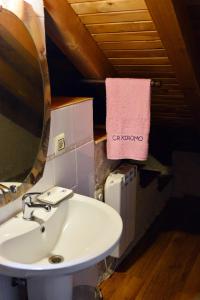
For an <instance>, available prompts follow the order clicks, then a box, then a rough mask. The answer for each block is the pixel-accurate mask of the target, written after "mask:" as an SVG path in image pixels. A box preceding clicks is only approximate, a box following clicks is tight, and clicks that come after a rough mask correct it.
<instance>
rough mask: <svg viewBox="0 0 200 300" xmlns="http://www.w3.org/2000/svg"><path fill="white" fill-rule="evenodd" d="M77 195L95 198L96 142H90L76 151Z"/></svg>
mask: <svg viewBox="0 0 200 300" xmlns="http://www.w3.org/2000/svg"><path fill="white" fill-rule="evenodd" d="M76 159H77V179H78V188H77V193H79V194H82V195H85V196H90V197H93V196H94V184H95V182H94V142H93V141H92V142H89V143H87V144H85V145H83V146H81V147H79V148H77V149H76Z"/></svg>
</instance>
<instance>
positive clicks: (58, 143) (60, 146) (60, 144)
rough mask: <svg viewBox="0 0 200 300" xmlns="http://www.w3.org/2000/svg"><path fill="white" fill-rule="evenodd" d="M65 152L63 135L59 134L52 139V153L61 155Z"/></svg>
mask: <svg viewBox="0 0 200 300" xmlns="http://www.w3.org/2000/svg"><path fill="white" fill-rule="evenodd" d="M64 150H65V134H64V133H60V134H58V135H57V136H55V138H54V152H55V155H58V154H61V153H63V152H64Z"/></svg>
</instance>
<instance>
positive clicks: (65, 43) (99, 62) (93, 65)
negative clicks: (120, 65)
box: [44, 0, 116, 79]
mask: <svg viewBox="0 0 200 300" xmlns="http://www.w3.org/2000/svg"><path fill="white" fill-rule="evenodd" d="M44 5H45V10H46V12H47V14H46V28H47V33H48V35H49V36H50V38H51V39H52V40H53V42H54V43H55V44H56V45H57V46H58V47H59V49H60V50H61V51H62V52H63V53H64V54H65V55H66V56H67V57H68V58H69V59H70V61H71V62H72V63H73V64H74V65H75V67H76V68H77V69H78V70H79V71H80V72H81V73H82V74H83V75H84V76H85V77H87V78H92V79H104V78H106V77H109V76H112V77H113V76H115V72H116V71H115V70H114V68H113V66H112V64H111V63H110V62H109V61H108V59H107V58H106V57H105V55H104V54H103V52H102V51H101V50H100V48H99V47H98V46H97V44H96V43H95V41H94V40H93V38H92V37H91V35H90V34H89V32H88V31H87V29H86V28H85V26H84V25H83V24H82V22H81V21H80V19H79V17H78V16H77V15H76V13H75V12H74V10H73V9H72V7H71V6H70V5H69V3H68V1H66V0H56V1H55V0H44Z"/></svg>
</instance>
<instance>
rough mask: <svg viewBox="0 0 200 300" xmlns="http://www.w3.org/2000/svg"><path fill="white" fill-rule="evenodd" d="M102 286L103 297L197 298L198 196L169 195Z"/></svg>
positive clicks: (199, 278)
mask: <svg viewBox="0 0 200 300" xmlns="http://www.w3.org/2000/svg"><path fill="white" fill-rule="evenodd" d="M101 290H102V293H103V297H104V300H200V199H199V198H193V197H186V198H184V199H180V200H177V199H171V200H170V202H169V205H168V206H167V208H166V209H165V210H164V212H163V213H162V215H161V216H160V217H159V218H158V219H157V220H156V222H155V223H154V224H153V225H152V227H151V228H150V230H149V231H148V233H147V234H146V236H145V237H144V238H143V239H142V240H141V241H140V243H139V244H138V245H137V247H136V248H135V249H134V250H133V251H132V252H131V253H130V255H129V256H128V257H127V258H126V259H125V260H124V262H123V263H122V264H121V265H120V267H119V268H118V269H117V270H116V272H115V273H114V274H113V275H112V277H111V278H109V279H108V280H106V281H105V282H104V283H103V284H102V286H101Z"/></svg>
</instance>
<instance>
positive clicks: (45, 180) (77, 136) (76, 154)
mask: <svg viewBox="0 0 200 300" xmlns="http://www.w3.org/2000/svg"><path fill="white" fill-rule="evenodd" d="M62 132H64V133H65V138H66V144H67V147H66V149H65V151H64V153H62V154H61V155H59V156H55V154H54V142H53V141H54V137H55V135H57V134H60V133H62ZM54 185H59V186H63V187H67V188H70V189H73V190H74V191H75V192H77V193H80V194H83V195H86V196H91V197H93V195H94V141H93V111H92V100H88V101H85V102H81V103H77V104H74V105H70V106H66V107H64V108H62V109H57V110H54V111H52V113H51V127H50V138H49V147H48V154H47V162H46V165H45V169H44V174H43V177H42V178H41V179H40V180H39V181H38V183H37V184H36V185H35V186H33V188H32V189H31V190H30V192H36V191H37V192H43V191H45V190H47V189H48V188H50V187H52V186H54ZM20 209H21V199H18V200H16V201H14V202H11V203H10V204H8V205H6V206H5V207H3V208H1V214H0V223H1V222H3V221H5V220H6V219H8V218H9V217H10V216H11V215H13V214H15V213H16V212H17V211H19V210H20Z"/></svg>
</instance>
